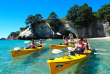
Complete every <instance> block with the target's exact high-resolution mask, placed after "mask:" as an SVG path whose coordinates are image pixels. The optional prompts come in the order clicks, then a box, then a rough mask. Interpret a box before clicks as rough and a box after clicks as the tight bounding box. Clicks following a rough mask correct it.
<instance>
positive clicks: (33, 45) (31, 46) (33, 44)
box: [29, 39, 37, 48]
mask: <svg viewBox="0 0 110 74" xmlns="http://www.w3.org/2000/svg"><path fill="white" fill-rule="evenodd" d="M36 47H37V46H36V44H35V41H34V39H32V40H31V43H30V44H29V48H36Z"/></svg>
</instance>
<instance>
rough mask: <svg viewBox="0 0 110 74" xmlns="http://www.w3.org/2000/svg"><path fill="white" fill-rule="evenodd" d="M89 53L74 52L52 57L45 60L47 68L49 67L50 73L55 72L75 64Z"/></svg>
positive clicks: (89, 51)
mask: <svg viewBox="0 0 110 74" xmlns="http://www.w3.org/2000/svg"><path fill="white" fill-rule="evenodd" d="M91 52H92V50H88V53H91ZM89 55H90V54H75V55H66V56H63V57H60V58H54V59H50V60H48V61H47V63H48V65H49V68H50V74H57V73H60V72H62V71H64V70H65V69H67V68H69V67H71V66H73V65H75V64H76V63H78V62H80V61H82V60H84V59H85V58H87V57H88V56H89Z"/></svg>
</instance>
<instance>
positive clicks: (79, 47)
mask: <svg viewBox="0 0 110 74" xmlns="http://www.w3.org/2000/svg"><path fill="white" fill-rule="evenodd" d="M84 50H86V52H87V48H84V44H83V38H79V40H78V44H77V45H76V47H75V49H73V50H72V51H70V52H69V54H70V55H73V54H74V52H75V53H79V54H80V53H83V52H84Z"/></svg>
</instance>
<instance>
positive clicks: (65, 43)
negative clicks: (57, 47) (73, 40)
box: [63, 35, 68, 45]
mask: <svg viewBox="0 0 110 74" xmlns="http://www.w3.org/2000/svg"><path fill="white" fill-rule="evenodd" d="M63 41H64V45H68V39H67V38H65V35H64V36H63Z"/></svg>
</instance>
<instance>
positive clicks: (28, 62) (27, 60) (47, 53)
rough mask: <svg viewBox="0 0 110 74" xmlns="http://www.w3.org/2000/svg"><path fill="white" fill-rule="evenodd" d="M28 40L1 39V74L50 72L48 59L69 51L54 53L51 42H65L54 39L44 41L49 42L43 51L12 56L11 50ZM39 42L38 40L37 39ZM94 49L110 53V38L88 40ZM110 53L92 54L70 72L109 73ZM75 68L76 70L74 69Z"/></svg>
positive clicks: (24, 44) (46, 73) (26, 44)
mask: <svg viewBox="0 0 110 74" xmlns="http://www.w3.org/2000/svg"><path fill="white" fill-rule="evenodd" d="M25 41H28V40H0V74H49V73H50V71H49V66H48V64H47V60H48V59H50V58H54V57H60V56H62V55H66V54H67V53H66V52H65V53H60V54H52V53H51V52H52V51H51V49H50V48H49V44H59V43H63V41H62V40H59V39H54V40H52V41H46V40H45V41H44V42H45V43H47V45H46V46H45V48H44V49H43V50H41V51H38V52H34V53H32V54H29V55H24V56H22V57H17V58H12V56H11V53H10V50H11V49H13V48H14V47H27V46H28V44H29V43H24V42H25ZM36 42H38V40H36ZM88 42H89V43H90V45H91V47H92V48H93V49H105V50H104V51H102V50H96V51H93V52H94V53H110V40H109V41H107V40H88ZM109 62H110V55H108V54H104V55H102V54H100V55H99V54H97V55H93V54H92V55H91V56H90V57H89V58H87V59H86V60H85V61H84V62H82V63H81V64H78V65H77V66H75V67H74V68H73V69H71V70H73V71H72V72H69V73H68V74H109V73H110V63H109ZM74 70H75V71H74Z"/></svg>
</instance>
